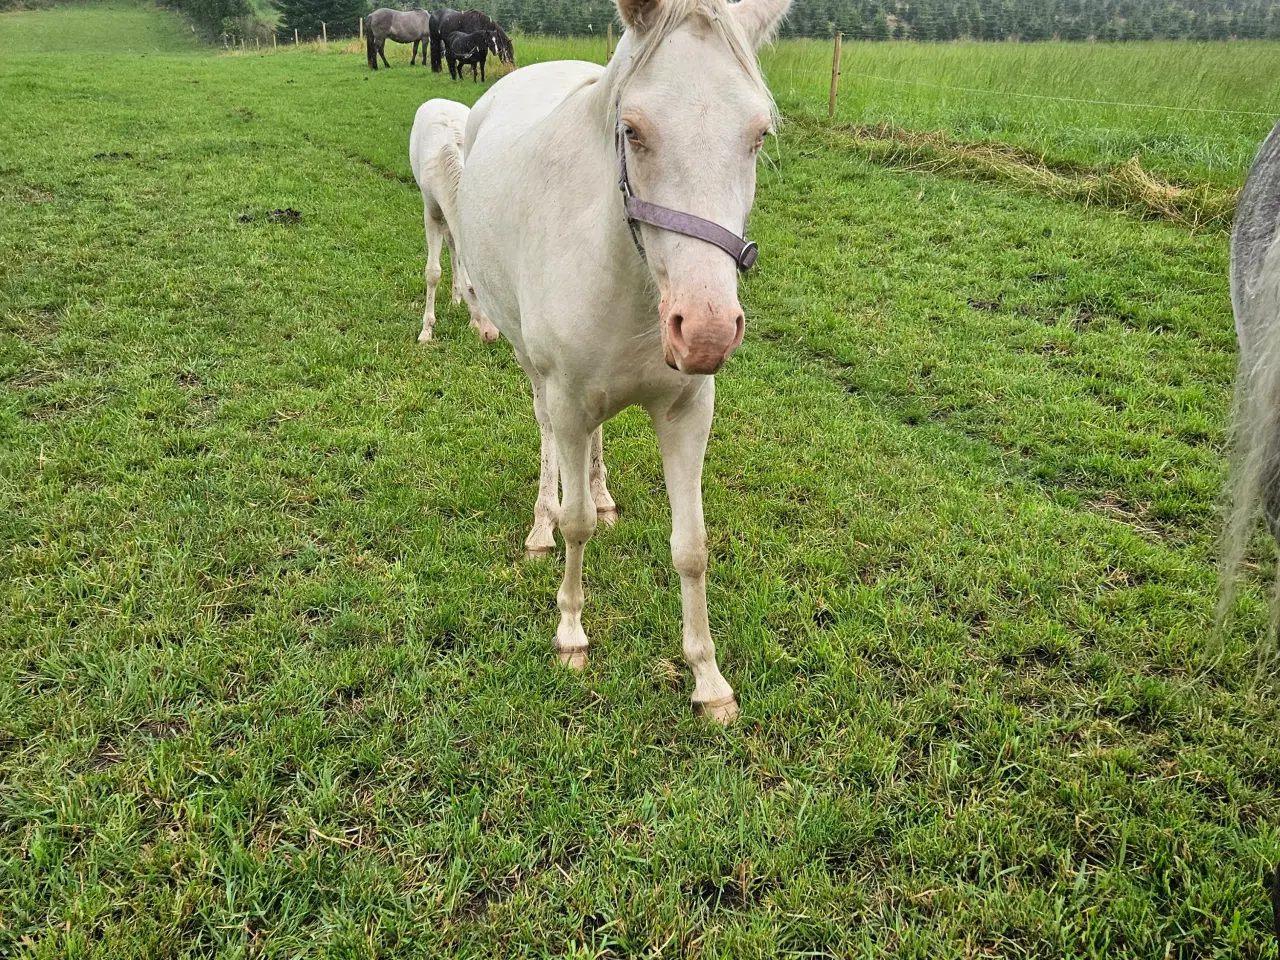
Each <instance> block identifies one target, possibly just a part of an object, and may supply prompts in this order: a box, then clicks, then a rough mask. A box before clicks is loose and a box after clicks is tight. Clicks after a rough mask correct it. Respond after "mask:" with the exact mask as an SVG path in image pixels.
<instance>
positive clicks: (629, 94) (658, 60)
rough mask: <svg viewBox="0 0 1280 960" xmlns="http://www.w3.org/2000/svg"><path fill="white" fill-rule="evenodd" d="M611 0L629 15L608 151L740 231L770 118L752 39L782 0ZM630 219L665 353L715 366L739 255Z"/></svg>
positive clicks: (660, 189)
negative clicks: (613, 140)
mask: <svg viewBox="0 0 1280 960" xmlns="http://www.w3.org/2000/svg"><path fill="white" fill-rule="evenodd" d="M617 2H618V12H619V13H620V14H621V16H622V21H623V23H625V24H626V26H627V31H626V33H625V34H624V35H623V39H622V41H621V42H620V43H619V45H618V51H617V56H616V58H615V59H616V60H617V61H619V62H618V63H617V64H616V69H617V71H618V73H617V75H616V79H615V81H614V82H615V84H616V97H615V102H616V105H617V117H616V122H617V135H618V141H619V145H618V151H619V161H620V164H621V165H622V166H623V169H624V170H625V171H626V178H627V179H628V180H629V187H630V190H632V191H634V195H635V196H636V197H638V198H640V199H642V200H644V201H646V202H647V203H650V204H657V205H660V206H662V207H666V208H669V210H672V211H680V212H683V213H687V214H692V215H694V216H695V217H698V218H701V219H703V220H709V221H711V222H712V223H713V224H718V225H719V226H720V227H723V228H724V229H725V230H727V231H730V232H732V233H733V234H735V235H736V234H739V233H740V232H742V231H743V230H744V228H745V225H746V220H747V214H748V213H749V212H750V210H751V207H752V204H753V203H754V200H755V187H756V156H757V154H758V153H759V152H760V149H761V147H762V146H763V144H764V138H765V137H766V136H767V135H768V134H769V133H770V132H772V130H773V121H774V107H773V100H772V98H771V97H770V95H769V92H768V89H767V88H766V87H765V84H764V80H763V78H762V77H761V74H760V68H759V65H758V63H757V61H756V56H755V51H756V48H757V47H759V46H760V45H761V44H762V43H764V42H765V41H766V40H767V39H768V38H769V37H770V36H772V34H773V31H774V30H775V29H776V28H777V25H778V23H779V22H780V21H781V19H782V17H783V16H784V15H785V13H786V11H787V8H788V6H789V5H790V0H740V2H738V3H726V2H724V0H617ZM690 64H697V65H698V69H696V70H690V69H689V65H690ZM633 229H635V230H637V231H638V235H637V242H638V243H639V244H640V245H641V246H642V248H643V251H644V255H645V260H646V262H647V264H648V268H649V270H650V271H651V273H652V274H653V279H654V280H655V281H656V283H657V286H658V291H659V294H660V300H659V306H658V315H659V322H660V324H661V330H662V348H663V356H664V358H665V360H666V362H667V364H668V365H669V366H671V367H673V368H674V369H677V370H681V371H683V372H685V373H691V374H708V373H715V372H716V371H717V370H718V369H719V368H720V367H721V366H722V365H723V364H724V362H725V360H727V359H728V358H729V356H730V355H731V354H732V353H733V352H734V351H735V350H736V349H737V348H738V346H739V344H741V343H742V336H743V332H744V329H745V324H746V318H745V316H744V315H743V312H742V306H741V305H740V303H739V302H738V267H739V264H737V263H735V261H734V259H733V258H732V257H730V256H727V255H726V253H725V251H724V250H723V249H722V248H720V247H718V246H715V245H713V244H712V243H709V242H707V241H705V240H703V239H699V238H698V237H696V236H695V237H691V236H686V235H684V234H681V233H677V232H673V231H671V230H669V229H661V228H660V227H657V226H653V225H651V224H649V223H639V224H634V225H633Z"/></svg>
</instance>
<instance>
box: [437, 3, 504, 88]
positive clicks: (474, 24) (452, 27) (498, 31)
mask: <svg viewBox="0 0 1280 960" xmlns="http://www.w3.org/2000/svg"><path fill="white" fill-rule="evenodd" d="M477 30H492V31H493V32H494V34H495V37H496V39H497V41H498V51H497V54H498V60H500V61H501V62H502V63H510V64H514V63H515V62H516V50H515V46H514V45H513V44H512V43H511V38H510V37H508V36H507V35H506V34H505V33H504V32H503V30H502V28H501V27H500V26H498V25H497V24H496V23H494V22H493V21H492V20H491V19H489V17H487V16H485V15H484V14H483V13H481V12H480V11H479V10H467V11H466V12H465V13H463V12H459V11H457V10H452V9H450V8H449V7H444V8H442V9H440V10H437V11H436V12H435V13H433V14H432V15H431V69H432V70H433V71H435V72H436V73H439V72H440V67H441V65H442V64H443V62H444V47H445V38H446V37H448V36H450V35H451V34H454V33H458V32H462V33H475V32H476V31H477Z"/></svg>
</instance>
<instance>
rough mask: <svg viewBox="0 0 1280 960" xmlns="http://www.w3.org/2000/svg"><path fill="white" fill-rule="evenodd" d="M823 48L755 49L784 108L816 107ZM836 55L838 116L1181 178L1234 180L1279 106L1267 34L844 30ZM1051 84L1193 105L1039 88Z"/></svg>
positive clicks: (1277, 58)
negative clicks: (940, 38)
mask: <svg viewBox="0 0 1280 960" xmlns="http://www.w3.org/2000/svg"><path fill="white" fill-rule="evenodd" d="M831 57H832V49H831V45H830V44H826V43H820V42H818V41H813V40H798V41H787V42H784V43H780V44H778V45H777V47H776V48H774V50H773V51H771V52H767V53H766V54H765V55H764V57H763V58H762V59H763V62H764V65H765V68H766V72H767V73H768V75H769V80H770V83H771V85H772V87H773V91H774V95H775V96H776V97H777V98H778V101H779V103H780V104H781V105H782V106H783V108H784V110H787V111H791V112H796V113H804V114H810V115H815V116H821V117H825V116H826V110H827V94H828V90H829V88H830V82H831ZM841 68H842V71H843V73H842V78H841V83H840V97H839V110H838V114H837V115H838V118H839V119H840V120H841V121H843V122H850V123H872V124H880V123H888V124H893V125H896V126H900V127H905V128H908V129H915V130H939V131H944V132H946V133H949V134H951V135H953V136H956V137H959V138H960V139H963V140H995V141H1001V142H1005V143H1010V144H1013V145H1015V146H1018V147H1022V148H1024V149H1027V150H1030V151H1033V152H1035V153H1038V154H1041V155H1043V156H1045V157H1046V159H1049V160H1051V161H1055V162H1058V163H1067V164H1090V165H1114V164H1119V163H1123V162H1125V161H1126V160H1128V159H1129V158H1130V157H1133V156H1137V157H1139V158H1140V159H1141V161H1142V163H1143V165H1144V166H1145V167H1147V168H1148V169H1151V170H1154V171H1155V172H1157V173H1159V174H1160V175H1162V176H1165V177H1168V178H1172V179H1174V180H1177V181H1181V182H1185V183H1201V182H1207V183H1215V184H1219V185H1229V186H1237V187H1238V186H1239V185H1240V184H1241V183H1242V182H1243V179H1244V171H1245V170H1246V169H1247V168H1248V164H1249V162H1250V161H1251V160H1252V159H1253V155H1254V153H1255V152H1256V151H1257V147H1258V144H1259V143H1261V142H1262V140H1263V139H1265V137H1266V135H1267V133H1268V132H1269V131H1270V130H1271V126H1272V124H1273V123H1274V122H1275V120H1276V119H1277V118H1278V117H1280V106H1278V104H1280V44H1276V43H1266V42H1245V43H1180V42H1162V43H1137V44H1130V43H1125V44H1081V43H1036V44H1015V43H999V44H990V43H987V44H977V43H956V44H945V45H920V44H912V43H847V44H845V45H844V52H843V55H842V57H841ZM957 88H959V89H957ZM1055 97H1056V98H1071V99H1075V100H1094V101H1110V102H1113V103H1114V102H1120V103H1125V104H1145V105H1159V106H1164V107H1179V108H1193V109H1190V110H1160V109H1148V108H1145V107H1141V106H1108V105H1105V104H1100V103H1070V102H1059V101H1055V100H1053V99H1039V98H1055ZM1229 111H1245V112H1253V113H1256V114H1261V115H1255V116H1242V115H1238V114H1233V113H1230V112H1229Z"/></svg>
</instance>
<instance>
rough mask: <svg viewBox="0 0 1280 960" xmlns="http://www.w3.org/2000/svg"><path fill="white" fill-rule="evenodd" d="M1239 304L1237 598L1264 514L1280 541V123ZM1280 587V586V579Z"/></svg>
mask: <svg viewBox="0 0 1280 960" xmlns="http://www.w3.org/2000/svg"><path fill="white" fill-rule="evenodd" d="M1231 306H1232V308H1233V309H1234V311H1235V317H1236V339H1237V340H1239V342H1240V365H1239V367H1238V369H1237V372H1236V399H1235V415H1234V423H1233V428H1234V429H1233V433H1234V437H1233V439H1234V444H1235V451H1234V453H1235V456H1234V461H1233V463H1232V477H1231V481H1230V486H1229V493H1230V502H1231V514H1230V517H1229V518H1228V520H1227V526H1226V531H1225V533H1224V536H1223V573H1224V576H1225V578H1226V583H1225V588H1226V589H1225V590H1224V592H1223V597H1222V606H1221V608H1220V611H1219V612H1220V613H1221V614H1225V613H1226V612H1227V607H1228V606H1229V605H1230V602H1231V598H1232V586H1233V582H1234V580H1235V574H1236V573H1237V572H1238V571H1239V569H1240V566H1241V564H1242V562H1243V561H1244V554H1245V551H1246V549H1247V547H1248V543H1249V538H1250V536H1251V535H1252V533H1253V531H1254V524H1255V523H1257V518H1258V513H1259V510H1261V513H1262V517H1263V519H1264V520H1265V521H1266V524H1267V528H1268V529H1269V530H1270V532H1271V535H1272V536H1273V537H1274V538H1275V539H1276V540H1277V542H1280V124H1276V126H1275V128H1274V129H1273V130H1272V131H1271V136H1269V137H1267V140H1266V142H1265V143H1264V144H1263V145H1262V149H1261V150H1259V151H1258V158H1257V159H1256V160H1255V161H1254V162H1253V168H1252V169H1251V170H1250V171H1249V176H1248V179H1246V180H1245V184H1244V189H1243V190H1241V191H1240V199H1239V200H1238V201H1237V203H1236V220H1235V226H1234V227H1233V229H1232V231H1231ZM1277 583H1278V584H1280V574H1278V579H1277Z"/></svg>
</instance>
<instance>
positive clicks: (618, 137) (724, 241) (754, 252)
mask: <svg viewBox="0 0 1280 960" xmlns="http://www.w3.org/2000/svg"><path fill="white" fill-rule="evenodd" d="M613 139H614V143H615V144H616V146H617V148H618V189H619V190H621V191H622V195H623V197H625V198H626V200H625V203H624V209H625V211H626V218H627V227H628V228H629V229H630V230H631V239H632V241H633V242H634V243H635V245H636V249H637V250H639V251H640V256H641V257H644V255H645V254H644V247H643V246H642V245H641V243H640V231H639V230H637V229H636V223H647V224H650V225H651V226H654V227H658V228H660V229H662V230H670V231H671V232H672V233H682V234H684V235H685V236H686V237H693V238H694V239H696V240H703V241H705V242H707V243H709V244H711V245H712V246H716V247H719V248H720V249H721V250H723V251H724V252H725V253H727V254H728V255H729V256H731V257H733V262H734V263H736V264H737V265H738V269H739V270H742V271H746V270H750V269H751V268H752V267H753V266H755V262H756V258H757V257H758V256H759V255H760V248H759V247H757V246H756V244H755V241H754V240H747V239H746V238H745V237H740V236H738V235H737V234H736V233H734V232H733V231H732V230H726V229H725V228H724V227H722V226H720V224H718V223H713V222H712V221H710V220H704V219H703V218H702V217H695V216H694V215H693V214H692V213H684V212H682V211H680V210H672V209H671V208H670V207H661V206H659V205H658V204H656V203H649V201H647V200H641V199H640V198H639V197H637V196H636V195H635V194H633V193H632V192H631V181H630V180H628V179H627V138H626V135H625V134H624V133H623V132H622V120H621V118H619V119H618V124H617V126H616V127H615V128H614V135H613Z"/></svg>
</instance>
